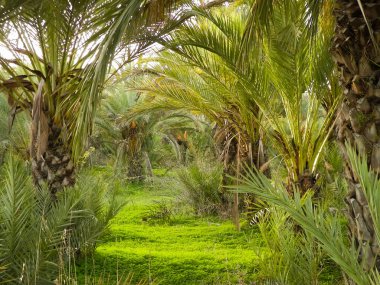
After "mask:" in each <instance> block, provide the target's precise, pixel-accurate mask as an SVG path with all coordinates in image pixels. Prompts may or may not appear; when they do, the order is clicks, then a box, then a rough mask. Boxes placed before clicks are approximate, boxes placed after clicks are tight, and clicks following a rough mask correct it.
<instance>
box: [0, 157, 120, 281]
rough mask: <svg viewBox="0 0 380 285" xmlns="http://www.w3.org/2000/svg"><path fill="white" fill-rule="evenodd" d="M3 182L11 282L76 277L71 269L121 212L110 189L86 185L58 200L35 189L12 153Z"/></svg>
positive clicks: (5, 261) (0, 217)
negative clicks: (72, 275) (108, 194)
mask: <svg viewBox="0 0 380 285" xmlns="http://www.w3.org/2000/svg"><path fill="white" fill-rule="evenodd" d="M2 178H3V182H2V185H1V192H0V199H1V201H2V202H1V204H2V207H1V210H0V227H1V230H0V261H1V265H2V266H4V267H5V270H4V271H3V272H1V276H2V277H1V278H2V280H3V281H5V282H10V283H11V284H15V283H17V284H30V283H33V284H40V283H41V282H43V283H44V284H54V282H53V280H56V279H57V278H58V279H59V280H62V281H63V280H65V279H66V278H70V277H71V276H70V274H69V273H70V271H68V272H66V269H67V267H66V266H67V265H68V264H69V265H70V262H72V261H73V260H75V259H76V258H77V257H78V254H81V253H90V252H92V250H93V249H94V246H95V244H96V242H97V240H98V239H99V237H100V235H101V234H102V233H103V232H104V231H105V230H106V228H107V224H108V222H109V220H110V219H111V218H112V217H113V216H114V215H115V214H116V213H117V211H118V209H119V208H120V204H119V203H118V202H117V201H116V200H115V199H114V198H112V197H110V199H107V198H106V197H107V196H106V193H105V191H106V190H105V189H104V188H101V187H96V185H94V184H92V185H89V184H87V183H86V182H85V181H82V183H80V185H81V186H77V187H76V188H75V189H71V190H70V191H64V192H63V193H60V195H58V196H57V198H56V199H54V198H53V197H52V196H51V195H50V193H49V192H48V191H47V190H45V189H34V188H33V187H32V185H31V181H30V180H31V179H30V177H29V175H28V172H27V171H26V168H25V165H23V162H22V161H20V160H18V159H16V158H15V157H14V156H12V155H9V157H8V158H7V162H6V164H5V166H4V172H3V176H2ZM89 197H90V199H89ZM68 268H70V267H68Z"/></svg>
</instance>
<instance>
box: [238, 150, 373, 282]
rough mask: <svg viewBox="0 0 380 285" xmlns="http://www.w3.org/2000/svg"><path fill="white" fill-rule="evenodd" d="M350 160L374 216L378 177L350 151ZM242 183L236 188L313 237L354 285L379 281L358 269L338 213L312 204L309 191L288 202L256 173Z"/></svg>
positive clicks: (280, 188)
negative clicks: (277, 209)
mask: <svg viewBox="0 0 380 285" xmlns="http://www.w3.org/2000/svg"><path fill="white" fill-rule="evenodd" d="M350 159H351V162H352V164H353V166H354V169H355V170H356V171H357V173H360V174H361V176H360V177H361V183H362V185H363V187H364V189H366V195H368V196H367V198H368V200H369V201H371V206H370V209H371V213H372V212H373V213H376V212H375V211H376V210H375V209H377V204H378V201H377V200H376V199H377V197H378V195H377V194H375V193H377V189H378V178H377V177H376V175H375V174H374V173H373V172H372V171H370V170H368V167H367V164H366V163H364V159H360V158H358V157H356V155H355V154H354V152H353V151H351V154H350ZM242 182H243V183H244V185H241V186H240V188H239V189H240V190H241V191H244V192H252V193H254V194H256V195H257V196H258V197H260V198H261V199H263V200H264V201H266V202H268V203H270V204H272V205H275V206H276V207H278V208H280V209H281V210H283V211H285V212H286V213H287V215H289V217H291V218H292V219H293V220H294V221H295V223H297V224H298V225H300V226H301V227H302V229H303V230H304V231H305V232H306V236H307V235H311V236H313V237H315V239H316V240H317V241H318V244H319V245H320V247H321V248H322V250H323V251H324V252H325V253H326V254H327V255H328V256H329V258H331V259H332V260H333V261H334V262H335V263H336V264H337V265H338V266H339V267H340V268H341V270H342V271H343V272H344V273H345V274H346V275H347V276H348V277H349V278H351V279H352V280H354V281H355V282H356V283H357V284H363V285H364V284H377V283H378V282H379V273H378V272H377V271H376V270H375V269H373V270H371V271H370V272H365V271H364V270H363V268H362V267H361V266H360V263H359V262H360V261H359V260H358V252H357V250H356V249H355V246H354V244H351V246H350V244H349V241H348V237H347V236H346V235H345V234H344V231H343V230H342V224H341V220H342V219H344V218H343V217H342V215H341V213H340V212H339V211H333V212H330V211H329V210H328V209H326V207H324V206H323V203H317V204H315V203H313V201H312V193H311V192H308V193H307V195H305V196H304V197H303V198H301V196H300V193H299V192H298V191H295V194H294V199H292V198H291V197H290V196H289V194H288V193H287V192H286V191H285V189H284V188H283V186H282V185H278V184H275V185H274V184H273V183H272V182H271V181H270V180H269V179H267V178H266V177H265V176H263V175H262V174H260V173H253V172H252V173H250V175H249V176H247V177H246V179H245V180H244V181H242ZM373 187H374V188H373ZM375 189H376V190H375ZM374 190H375V191H374ZM361 246H366V245H361ZM362 258H365V257H362Z"/></svg>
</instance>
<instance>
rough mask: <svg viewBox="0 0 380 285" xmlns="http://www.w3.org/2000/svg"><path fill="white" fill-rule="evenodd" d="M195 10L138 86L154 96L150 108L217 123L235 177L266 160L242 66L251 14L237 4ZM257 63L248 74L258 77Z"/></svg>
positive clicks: (223, 151)
mask: <svg viewBox="0 0 380 285" xmlns="http://www.w3.org/2000/svg"><path fill="white" fill-rule="evenodd" d="M193 12H194V13H195V14H196V17H195V18H193V19H192V21H188V22H185V23H184V24H183V25H182V26H181V27H180V28H178V29H177V30H176V31H175V32H173V33H172V34H171V35H170V36H168V37H166V38H165V40H162V41H160V43H161V44H162V45H164V46H165V47H166V48H167V50H166V51H164V52H162V53H161V54H160V57H158V58H153V59H152V64H151V65H153V67H152V68H146V69H145V70H144V71H145V76H144V77H139V78H138V80H137V83H136V84H135V85H136V88H137V89H138V90H140V91H142V92H144V93H146V94H148V95H149V96H150V98H151V100H150V101H148V104H147V105H146V106H145V108H149V109H158V110H186V111H190V112H192V113H193V114H201V115H203V116H205V117H206V118H207V119H208V120H209V121H210V122H211V123H213V124H215V125H216V126H215V133H214V137H215V141H216V142H217V144H218V145H219V146H220V156H221V158H220V159H221V161H223V163H224V167H225V173H226V174H230V175H232V176H234V175H236V174H237V173H239V168H241V166H242V165H243V163H244V162H247V163H249V164H252V165H256V166H257V167H260V166H261V165H263V164H264V162H265V153H264V148H263V142H262V135H261V132H260V131H261V126H260V124H259V121H260V118H261V113H260V110H259V109H258V106H257V104H256V103H255V102H254V101H253V100H252V98H251V96H250V92H249V91H247V89H246V88H245V86H243V85H242V83H241V81H240V76H241V73H242V72H243V71H241V69H240V67H239V66H238V62H239V53H240V48H239V42H240V40H241V39H242V36H243V27H244V21H245V18H246V17H245V13H244V10H242V9H238V8H236V7H235V6H233V5H232V6H229V7H221V8H219V9H214V10H210V11H204V10H200V9H196V8H194V9H193ZM227 14H228V16H226V15H227ZM254 67H256V66H254V64H252V62H247V63H246V66H245V67H244V74H243V76H245V77H244V78H252V77H254V76H255V70H254ZM141 108H144V106H142V107H141ZM226 177H227V176H225V178H226Z"/></svg>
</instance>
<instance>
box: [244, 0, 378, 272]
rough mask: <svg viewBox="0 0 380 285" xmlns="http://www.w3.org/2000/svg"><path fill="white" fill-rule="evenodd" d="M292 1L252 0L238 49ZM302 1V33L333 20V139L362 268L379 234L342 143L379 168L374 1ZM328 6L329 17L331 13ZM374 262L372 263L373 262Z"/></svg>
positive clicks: (312, 35)
mask: <svg viewBox="0 0 380 285" xmlns="http://www.w3.org/2000/svg"><path fill="white" fill-rule="evenodd" d="M293 2H294V1H292V0H286V1H285V0H284V1H252V6H251V18H250V21H248V25H247V27H246V31H245V35H246V37H245V44H244V48H243V54H244V53H245V52H244V50H245V51H248V50H249V49H250V46H251V45H252V44H253V43H254V42H255V40H260V37H261V36H262V35H263V34H266V33H268V31H270V29H271V27H272V21H273V17H272V16H273V11H274V10H276V9H283V10H284V11H287V13H289V11H290V10H289V9H288V8H289V7H291V5H290V3H293ZM300 2H304V3H303V4H302V5H303V7H304V15H305V17H304V21H305V22H306V23H307V25H306V29H305V30H304V32H305V33H306V34H308V35H309V36H310V40H314V39H315V35H316V34H317V33H316V32H317V31H323V30H324V29H330V28H331V26H332V23H333V20H335V22H336V25H335V30H334V36H333V42H332V46H331V52H332V57H333V59H334V61H335V63H336V66H337V67H338V70H339V78H340V82H341V85H342V87H343V92H342V93H343V94H344V96H343V103H342V104H341V106H340V108H339V111H338V113H337V124H336V129H337V135H336V141H337V143H338V144H339V145H340V148H341V151H342V153H343V157H344V159H345V161H346V167H345V169H346V171H345V177H346V179H347V182H348V185H349V193H348V195H347V198H346V203H347V206H348V217H349V221H350V232H351V235H352V236H353V237H354V239H355V241H356V244H357V247H358V248H359V249H360V251H361V255H360V259H361V261H362V266H363V268H365V269H366V270H369V268H371V267H373V266H375V264H379V262H377V261H376V260H378V258H377V256H379V254H378V253H379V246H378V244H379V239H378V238H377V237H376V235H375V231H374V225H373V218H372V213H370V212H369V210H368V203H367V201H366V199H365V198H364V194H363V190H365V189H363V188H362V186H361V185H360V183H359V179H360V177H358V176H357V175H355V174H354V173H355V172H354V171H353V169H352V167H351V165H350V163H349V159H348V155H347V145H352V146H354V147H355V148H356V149H357V151H358V152H359V153H360V154H361V155H362V156H364V157H366V158H367V159H366V162H367V163H368V167H370V168H372V169H373V170H374V171H375V172H376V173H377V174H379V172H380V147H379V145H380V136H379V135H378V134H379V131H380V130H379V124H378V123H377V120H378V119H379V110H380V101H379V100H378V99H377V98H378V97H379V90H380V89H379V74H380V69H379V64H378V63H379V55H380V49H379V45H380V37H379V34H380V26H379V24H378V15H379V13H380V4H379V3H378V1H361V0H357V1H355V0H337V1H335V2H333V1H321V2H319V1H306V0H305V1H300ZM331 11H334V19H333V17H332V15H331ZM377 267H378V265H377Z"/></svg>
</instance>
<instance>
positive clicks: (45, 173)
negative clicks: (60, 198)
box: [30, 123, 75, 195]
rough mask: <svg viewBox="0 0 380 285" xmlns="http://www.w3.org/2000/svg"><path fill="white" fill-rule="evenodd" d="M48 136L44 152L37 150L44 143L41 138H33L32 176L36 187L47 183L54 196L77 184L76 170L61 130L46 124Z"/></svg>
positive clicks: (31, 152) (51, 124) (31, 153)
mask: <svg viewBox="0 0 380 285" xmlns="http://www.w3.org/2000/svg"><path fill="white" fill-rule="evenodd" d="M46 126H47V128H45V129H46V130H48V131H47V132H46V133H47V134H48V135H47V136H46V137H47V140H46V144H45V147H44V148H43V151H42V152H41V151H37V149H38V148H39V147H40V146H38V147H37V146H36V145H41V143H42V144H43V142H41V140H42V139H41V137H40V138H39V139H36V137H35V136H34V137H33V131H32V145H31V151H30V155H31V161H32V175H33V181H34V183H35V185H37V186H41V185H42V183H46V184H47V185H48V188H49V190H50V192H51V193H52V195H55V194H56V193H57V192H59V191H61V190H63V188H64V187H70V186H73V185H74V184H75V168H74V164H73V162H72V160H71V150H70V148H69V147H68V146H67V145H65V144H64V143H63V142H62V140H61V138H60V134H61V129H60V128H59V127H57V126H56V125H55V124H53V123H47V124H46Z"/></svg>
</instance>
